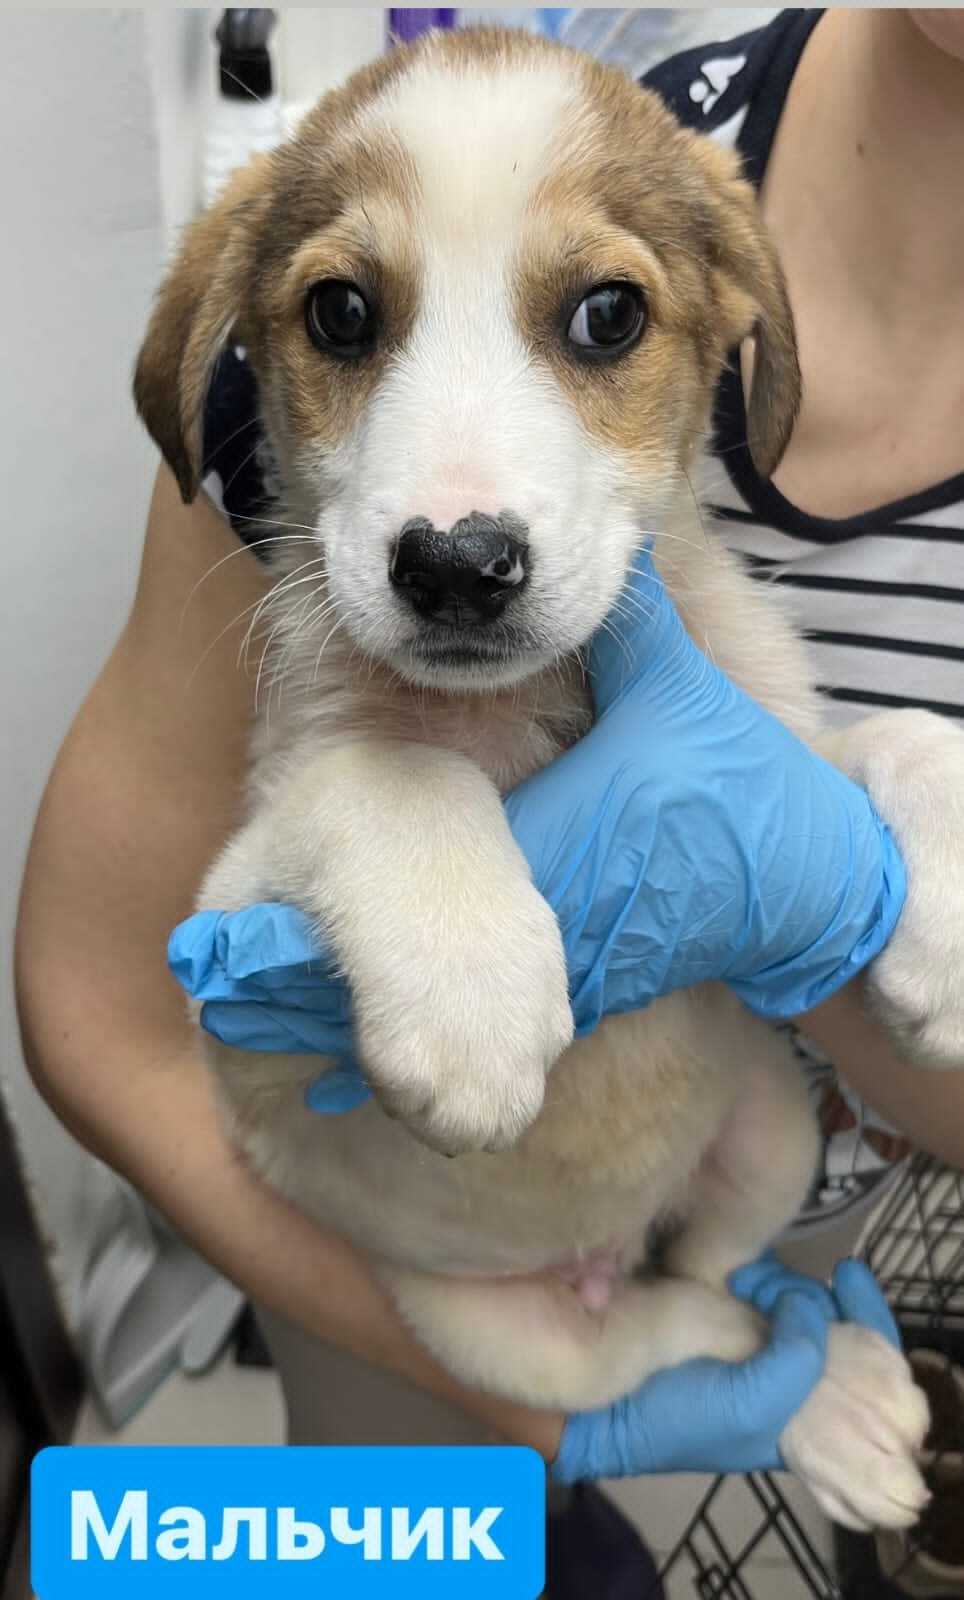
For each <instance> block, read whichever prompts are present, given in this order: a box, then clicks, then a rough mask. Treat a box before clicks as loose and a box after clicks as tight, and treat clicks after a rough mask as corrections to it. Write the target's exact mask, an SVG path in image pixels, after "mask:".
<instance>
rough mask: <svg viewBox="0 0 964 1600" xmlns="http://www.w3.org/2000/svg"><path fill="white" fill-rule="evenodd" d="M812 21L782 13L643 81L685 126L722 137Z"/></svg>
mask: <svg viewBox="0 0 964 1600" xmlns="http://www.w3.org/2000/svg"><path fill="white" fill-rule="evenodd" d="M811 16H812V14H811ZM808 23H809V18H808V16H807V13H805V12H803V11H801V10H799V9H796V10H787V11H781V12H779V13H778V14H777V15H776V16H775V17H774V18H773V19H772V21H770V22H768V23H766V24H765V25H764V26H763V27H758V28H754V29H752V30H751V31H750V32H748V33H741V34H738V35H737V36H736V37H735V38H731V39H725V40H709V41H706V42H704V43H702V44H698V45H694V46H692V47H690V48H689V49H686V50H681V51H679V52H678V53H677V54H676V55H673V56H669V57H668V58H667V59H666V60H664V61H660V62H658V63H657V64H656V65H655V66H654V67H651V68H650V69H649V71H648V72H647V73H646V74H645V75H644V76H643V77H642V78H641V79H640V83H641V84H642V86H643V88H645V89H652V90H654V91H655V93H656V94H658V95H659V96H660V98H661V99H662V100H664V101H665V103H666V105H667V106H668V107H669V109H670V110H671V111H672V112H673V114H674V115H675V116H676V117H677V118H678V119H679V121H680V122H682V123H683V125H684V126H685V127H688V128H692V129H693V130H694V131H695V132H699V133H709V134H715V135H717V136H718V137H719V136H720V134H721V133H722V131H723V130H724V129H725V128H727V127H729V126H730V125H731V124H735V123H738V122H739V121H740V120H742V118H743V117H744V116H745V114H746V112H747V111H748V110H749V109H750V107H751V106H752V105H753V103H754V101H755V100H756V99H757V97H758V96H759V95H760V94H761V93H762V92H763V91H764V90H765V89H766V88H767V87H768V86H772V79H773V74H774V69H775V68H776V66H777V65H778V63H779V62H780V61H781V59H782V58H783V57H785V56H786V53H787V46H788V44H790V43H792V40H793V38H794V36H795V35H796V34H797V33H798V32H799V31H800V29H801V26H804V27H806V26H808Z"/></svg>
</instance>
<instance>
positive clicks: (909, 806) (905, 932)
mask: <svg viewBox="0 0 964 1600" xmlns="http://www.w3.org/2000/svg"><path fill="white" fill-rule="evenodd" d="M839 737H840V739H841V740H842V752H843V759H842V760H841V763H840V764H841V765H842V766H843V767H844V769H845V770H846V771H847V772H849V773H850V774H851V776H852V777H854V778H855V779H856V780H857V782H858V783H861V784H863V785H864V786H865V787H866V788H867V790H868V792H869V794H870V796H871V799H872V800H873V802H874V805H875V806H876V808H877V811H878V812H879V814H880V815H881V816H882V817H883V819H884V820H885V822H887V823H888V825H889V826H890V829H891V831H892V833H893V835H894V837H895V839H896V840H897V843H898V845H899V847H900V850H901V854H902V855H903V858H904V863H905V866H906V869H907V899H906V902H905V904H904V909H903V911H902V912H901V916H900V920H899V921H898V924H897V927H896V928H895V930H894V933H893V935H892V937H891V939H890V942H889V944H888V945H887V946H886V948H885V949H884V950H883V951H882V952H881V954H880V955H879V956H878V957H877V959H876V961H874V962H873V964H872V965H871V967H870V968H869V969H868V972H867V975H866V980H865V981H866V986H867V997H868V1000H869V1002H870V1004H871V1006H872V1008H873V1010H874V1011H875V1012H876V1014H877V1015H878V1016H879V1017H880V1018H881V1020H882V1021H883V1022H884V1023H885V1024H886V1025H887V1026H888V1027H889V1028H890V1030H891V1031H892V1032H893V1033H894V1035H895V1036H896V1038H897V1039H898V1041H899V1042H900V1044H901V1045H902V1047H903V1048H904V1049H905V1050H906V1051H907V1053H908V1054H909V1055H911V1056H912V1057H913V1058H915V1059H917V1060H919V1061H920V1062H921V1063H922V1064H923V1065H925V1066H946V1067H954V1066H964V733H962V731H961V730H960V729H959V728H956V727H954V726H953V725H952V724H951V723H949V722H947V721H946V720H945V719H944V718H943V717H937V716H934V715H933V714H932V713H930V712H926V711H896V712H885V713H882V714H881V715H880V716H875V717H870V718H868V719H867V720H866V721H864V722H860V723H857V724H856V725H855V726H854V727H853V728H849V729H847V730H845V732H844V733H843V734H842V735H840V736H839Z"/></svg>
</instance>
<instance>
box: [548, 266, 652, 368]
mask: <svg viewBox="0 0 964 1600" xmlns="http://www.w3.org/2000/svg"><path fill="white" fill-rule="evenodd" d="M645 324H646V301H645V300H644V298H643V295H642V292H641V291H640V290H639V289H637V288H636V286H635V284H632V283H601V284H600V285H599V286H598V288H596V289H593V290H592V292H591V293H590V294H587V295H586V298H585V299H584V300H581V301H580V302H579V304H578V305H577V307H576V309H575V311H574V312H573V314H572V319H571V321H570V323H569V328H568V331H567V338H568V339H569V342H570V344H574V345H575V346H576V347H577V349H579V350H591V351H596V352H597V353H598V354H600V355H620V354H621V353H622V352H623V351H624V350H628V348H629V346H630V345H631V344H635V342H636V340H637V339H638V338H639V336H640V334H641V333H642V331H643V328H644V327H645Z"/></svg>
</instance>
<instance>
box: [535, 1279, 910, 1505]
mask: <svg viewBox="0 0 964 1600" xmlns="http://www.w3.org/2000/svg"><path fill="white" fill-rule="evenodd" d="M730 1287H731V1289H732V1290H733V1293H734V1294H736V1295H737V1296H738V1298H740V1299H742V1300H748V1301H749V1302H750V1303H751V1304H752V1305H753V1306H755V1307H756V1309H757V1310H758V1311H759V1312H760V1313H761V1314H762V1315H764V1316H766V1317H768V1318H770V1319H771V1320H770V1328H771V1336H770V1343H769V1344H768V1345H767V1346H766V1348H765V1349H764V1350H762V1351H761V1352H760V1354H759V1355H756V1356H753V1357H752V1358H751V1359H750V1360H749V1361H743V1362H739V1363H730V1362H726V1361H714V1360H709V1359H699V1360H696V1361H686V1362H683V1364H682V1365H681V1366H678V1367H669V1368H667V1369H666V1370H665V1371H663V1372H657V1373H656V1374H654V1376H653V1377H652V1378H648V1379H647V1380H646V1382H645V1383H643V1384H641V1385H640V1387H639V1388H638V1389H637V1390H636V1391H635V1393H633V1394H631V1395H627V1396H626V1398H625V1399H623V1400H617V1401H616V1402H615V1403H614V1404H613V1405H611V1406H604V1407H602V1408H601V1409H600V1410H599V1411H587V1412H578V1413H576V1414H575V1415H574V1416H571V1417H570V1418H569V1419H568V1421H567V1422H566V1425H565V1427H564V1429H563V1433H562V1443H561V1445H560V1448H559V1454H558V1456H557V1457H556V1460H555V1462H554V1463H553V1466H552V1474H553V1476H554V1477H555V1478H557V1479H558V1480H559V1481H560V1482H561V1483H574V1482H576V1481H577V1480H578V1479H580V1478H619V1477H636V1476H638V1475H641V1474H643V1473H649V1472H762V1471H773V1470H776V1469H778V1468H781V1467H782V1466H783V1462H782V1460H781V1458H780V1450H779V1439H780V1435H781V1434H782V1433H783V1430H784V1428H785V1427H786V1426H787V1424H788V1422H789V1421H790V1419H791V1417H793V1416H795V1415H796V1413H797V1412H798V1411H799V1410H800V1407H801V1406H802V1405H803V1403H804V1401H805V1400H806V1398H807V1396H808V1395H809V1394H810V1391H811V1389H813V1387H814V1385H815V1384H816V1383H817V1382H818V1380H819V1378H820V1376H821V1373H822V1372H823V1367H824V1360H825V1355H826V1346H827V1330H828V1328H829V1327H830V1324H831V1323H832V1322H834V1321H836V1320H842V1321H846V1322H859V1323H863V1325H864V1326H865V1327H869V1328H874V1329H875V1330H876V1331H877V1332H878V1333H882V1334H883V1335H884V1337H885V1338H888V1339H890V1341H891V1342H892V1343H893V1344H895V1345H896V1346H897V1347H898V1348H899V1347H900V1337H899V1334H898V1332H897V1327H896V1324H895V1323H894V1320H893V1317H892V1316H891V1314H890V1310H889V1308H888V1306H887V1302H886V1301H885V1300H884V1297H883V1295H882V1294H881V1292H880V1290H879V1288H878V1287H877V1284H876V1282H875V1280H874V1277H873V1275H872V1273H871V1272H870V1271H869V1269H868V1268H867V1267H865V1266H864V1264H863V1262H860V1261H845V1262H841V1263H840V1265H839V1266H838V1267H837V1269H836V1271H835V1272H834V1275H833V1283H832V1291H831V1290H828V1289H826V1288H825V1287H824V1286H823V1285H822V1284H819V1283H817V1282H816V1280H815V1279H812V1278H805V1277H802V1276H801V1275H800V1274H798V1273H795V1272H791V1271H790V1270H789V1269H788V1268H786V1267H783V1266H781V1265H780V1263H779V1262H777V1261H776V1260H775V1259H774V1258H773V1257H770V1256H765V1257H763V1259H762V1260H760V1261H758V1262H755V1263H754V1264H753V1265H752V1266H748V1267H741V1269H740V1271H739V1272H737V1273H734V1274H733V1276H732V1278H731V1279H730Z"/></svg>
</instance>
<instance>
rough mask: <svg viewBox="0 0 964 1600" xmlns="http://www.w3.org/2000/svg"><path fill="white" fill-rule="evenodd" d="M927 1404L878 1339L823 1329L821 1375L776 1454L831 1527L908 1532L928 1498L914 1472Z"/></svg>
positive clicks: (847, 1329)
mask: <svg viewBox="0 0 964 1600" xmlns="http://www.w3.org/2000/svg"><path fill="white" fill-rule="evenodd" d="M927 1424H928V1412H927V1401H926V1400H925V1398H924V1395H923V1392H922V1391H921V1390H920V1389H919V1388H918V1387H917V1385H916V1384H915V1383H914V1381H913V1378H912V1377H911V1372H910V1368H909V1366H908V1365H907V1362H906V1361H905V1360H904V1358H903V1356H902V1355H900V1354H899V1352H898V1351H896V1350H895V1349H894V1348H893V1347H892V1346H891V1345H889V1344H888V1343H887V1341H886V1340H885V1339H883V1338H881V1336H880V1334H877V1333H873V1332H871V1331H870V1329H869V1328H861V1327H858V1326H857V1325H856V1324H854V1323H837V1324H835V1325H834V1326H833V1327H832V1328H831V1329H830V1334H829V1338H828V1342H827V1364H826V1367H825V1369H824V1375H823V1377H822V1378H821V1380H820V1382H819V1383H818V1384H817V1386H816V1388H815V1389H814V1390H813V1392H812V1393H811V1394H810V1396H809V1397H808V1399H807V1400H806V1402H805V1403H804V1405H803V1406H802V1407H801V1409H800V1410H799V1411H798V1412H797V1415H796V1416H795V1417H794V1418H793V1419H792V1421H791V1422H789V1423H788V1424H787V1427H786V1428H785V1429H784V1431H783V1434H782V1436H781V1438H780V1450H781V1453H782V1455H783V1459H784V1461H785V1462H786V1464H787V1466H788V1467H789V1468H790V1470H791V1472H795V1473H796V1474H797V1476H798V1477H799V1478H802V1479H803V1481H804V1483H805V1484H806V1485H807V1487H808V1488H809V1489H810V1491H811V1493H812V1494H813V1495H814V1497H815V1499H816V1500H817V1503H818V1504H819V1506H820V1507H821V1509H822V1510H823V1511H825V1512H826V1514H827V1516H828V1517H831V1518H832V1519H833V1521H834V1522H840V1523H842V1524H843V1526H844V1527H846V1528H856V1529H860V1530H867V1529H870V1528H909V1527H911V1526H912V1524H913V1523H915V1522H916V1521H917V1519H918V1517H919V1516H920V1514H921V1511H922V1510H923V1509H924V1506H925V1504H926V1503H927V1499H928V1490H927V1488H926V1486H925V1484H924V1480H923V1478H922V1477H921V1474H920V1471H919V1469H918V1466H917V1462H916V1459H915V1458H916V1456H917V1455H918V1454H919V1452H920V1449H921V1446H922V1445H923V1442H924V1435H925V1433H926V1432H927Z"/></svg>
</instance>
